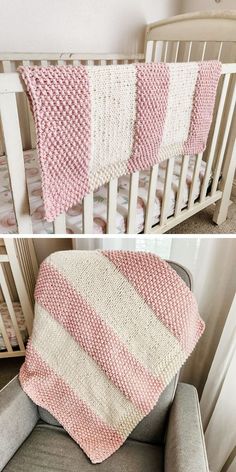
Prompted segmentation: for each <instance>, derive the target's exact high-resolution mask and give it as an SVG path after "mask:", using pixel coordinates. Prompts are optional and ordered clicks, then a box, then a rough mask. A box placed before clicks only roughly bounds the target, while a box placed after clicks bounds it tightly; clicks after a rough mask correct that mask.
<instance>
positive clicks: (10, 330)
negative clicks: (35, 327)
mask: <svg viewBox="0 0 236 472" xmlns="http://www.w3.org/2000/svg"><path fill="white" fill-rule="evenodd" d="M13 308H14V312H15V315H16V320H17V323H18V326H19V330H20V333H21V336H22V340H23V342H26V340H27V336H28V335H27V329H26V324H25V319H24V315H23V312H22V308H21V305H20V303H17V302H16V303H13ZM0 316H2V320H3V323H4V326H5V328H6V332H7V336H8V339H9V341H10V344H11V346H12V347H13V348H14V347H17V346H18V341H17V338H16V333H15V330H14V327H13V325H12V321H11V317H10V314H9V311H8V308H7V305H6V303H0ZM5 350H6V346H5V343H4V339H3V336H2V333H1V328H0V352H1V351H5Z"/></svg>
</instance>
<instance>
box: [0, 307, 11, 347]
mask: <svg viewBox="0 0 236 472" xmlns="http://www.w3.org/2000/svg"><path fill="white" fill-rule="evenodd" d="M0 333H1V334H2V337H3V341H4V344H5V346H6V349H7V351H8V352H13V349H12V346H11V343H10V341H9V339H8V336H7V331H6V328H5V325H4V322H3V319H2V316H1V305H0Z"/></svg>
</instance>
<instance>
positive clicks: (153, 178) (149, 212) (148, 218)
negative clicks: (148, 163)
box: [144, 164, 159, 233]
mask: <svg viewBox="0 0 236 472" xmlns="http://www.w3.org/2000/svg"><path fill="white" fill-rule="evenodd" d="M158 168H159V165H158V164H156V165H155V166H153V167H152V170H151V173H150V181H149V188H148V198H147V205H146V215H145V225H144V233H149V232H150V229H151V227H152V216H153V206H154V202H155V195H156V188H157V175H158Z"/></svg>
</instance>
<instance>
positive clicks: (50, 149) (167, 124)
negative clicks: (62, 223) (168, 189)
mask: <svg viewBox="0 0 236 472" xmlns="http://www.w3.org/2000/svg"><path fill="white" fill-rule="evenodd" d="M18 70H19V72H20V74H21V77H22V79H23V80H24V81H25V84H26V89H27V92H28V96H29V99H30V103H31V108H32V112H33V115H34V119H35V124H36V134H37V148H38V156H39V162H40V167H41V174H42V189H43V199H44V206H45V217H46V219H47V220H48V221H53V220H54V219H55V218H56V216H58V215H59V214H61V213H62V212H65V211H67V210H68V209H69V208H71V207H72V206H73V205H75V204H77V203H78V202H79V201H81V199H82V198H83V197H84V196H85V195H87V194H88V193H90V192H92V191H94V190H96V189H97V188H99V187H100V186H101V185H103V184H105V183H107V182H109V181H110V180H111V179H112V178H115V177H120V176H121V175H125V174H130V173H132V172H135V171H140V170H144V169H148V168H150V167H151V166H152V165H154V164H156V163H158V162H160V161H162V160H165V159H168V158H171V157H173V156H176V155H178V154H180V155H183V154H195V153H199V152H201V151H203V150H204V149H205V146H206V141H207V136H208V132H209V127H210V124H211V120H212V112H213V106H214V101H215V94H216V89H217V84H218V80H219V76H220V73H221V65H220V63H219V62H217V61H208V62H200V63H182V64H181V63H179V64H165V63H160V64H152V63H151V64H130V65H117V66H116V65H112V66H78V67H76V66H49V67H36V66H34V67H19V69H18Z"/></svg>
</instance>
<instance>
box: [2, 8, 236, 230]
mask: <svg viewBox="0 0 236 472" xmlns="http://www.w3.org/2000/svg"><path fill="white" fill-rule="evenodd" d="M204 59H220V60H221V61H222V62H223V68H222V77H221V80H220V83H219V87H218V94H217V100H216V106H215V112H214V119H213V123H212V127H211V131H210V134H209V139H208V144H207V149H206V151H205V152H204V153H203V154H199V155H197V156H195V161H194V170H193V175H192V180H191V184H190V185H189V189H188V201H187V203H186V204H185V205H184V207H183V205H182V197H183V192H184V187H185V186H186V175H187V171H188V163H189V158H190V156H182V159H181V171H180V176H179V182H178V190H177V194H176V198H175V204H174V209H173V212H172V214H171V215H170V214H169V212H168V208H169V200H170V194H171V186H172V176H173V168H174V158H172V159H170V160H169V161H168V163H167V168H166V171H165V183H164V192H163V196H162V199H161V208H160V216H159V220H158V222H157V223H156V224H154V225H153V211H154V202H155V198H156V183H157V175H158V165H155V166H153V167H152V168H150V169H148V175H149V178H148V192H147V201H146V205H145V210H144V225H143V230H142V231H143V232H144V233H164V232H166V231H168V230H170V229H171V228H173V227H174V226H176V225H177V224H179V223H181V222H182V221H184V220H185V219H187V218H189V217H190V216H192V215H194V214H195V213H197V212H199V211H201V210H202V209H204V208H206V207H207V206H209V205H211V204H215V211H214V216H213V221H214V222H215V223H217V224H221V223H222V222H223V221H225V219H226V217H227V211H228V206H229V202H230V193H231V189H232V183H233V178H234V170H235V165H236V145H235V128H236V119H235V115H234V109H235V103H236V85H235V82H236V80H235V79H236V11H235V12H233V11H231V12H230V11H229V12H219V11H218V12H201V13H191V14H186V15H179V16H176V17H173V18H168V19H167V20H162V21H159V22H157V23H154V24H151V25H149V26H148V27H147V30H146V35H145V45H144V53H143V54H135V55H121V54H106V55H101V54H92V55H91V54H74V53H73V54H69V53H65V54H64V53H63V54H59V53H58V54H46V53H45V54H32V53H30V54H25V53H24V54H23V53H22V54H21V53H17V54H0V63H1V67H2V72H3V73H1V74H0V112H1V132H2V141H1V143H2V144H1V148H0V156H1V155H2V156H4V155H5V156H6V158H7V163H8V169H9V175H10V185H11V192H12V199H13V204H14V212H15V218H16V222H17V228H18V233H20V234H32V232H33V230H32V219H31V215H30V209H29V198H28V192H27V182H26V174H25V167H24V155H23V151H24V150H29V149H35V147H36V142H35V129H34V124H33V120H32V116H31V113H30V111H29V106H28V102H27V100H26V96H25V91H24V87H23V85H22V83H21V81H20V78H19V75H18V74H17V73H16V72H15V71H16V68H17V67H18V66H19V65H20V64H22V63H23V64H24V65H29V64H37V65H39V64H41V65H44V66H45V65H48V64H74V65H78V64H80V63H82V64H94V65H97V64H117V63H119V64H123V63H131V62H144V61H146V62H150V61H153V62H157V61H165V62H183V61H190V60H204ZM203 162H204V163H205V164H204V166H205V167H204V169H205V171H204V177H203V179H202V181H201V187H200V191H199V194H198V195H197V198H196V194H195V190H196V184H197V179H198V178H199V169H200V167H201V164H202V163H203ZM139 179H140V176H139V173H138V172H135V173H133V174H131V175H130V176H129V193H128V211H127V220H126V225H125V232H126V233H128V234H131V233H136V232H137V227H136V213H137V200H138V192H139V182H140V180H139ZM117 198H118V181H117V179H114V180H112V181H110V182H109V183H108V185H107V208H106V214H107V217H106V225H105V230H104V231H105V232H106V233H109V234H111V233H116V231H117V229H116V212H117ZM93 205H94V195H93V194H90V195H88V196H86V197H85V198H84V199H83V206H82V230H81V232H82V233H84V234H89V233H93V219H94V206H93ZM53 232H54V233H55V234H64V233H66V217H65V215H61V216H59V217H58V218H57V219H56V220H55V221H54V223H53Z"/></svg>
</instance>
